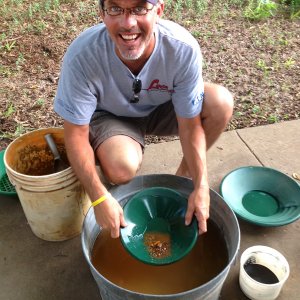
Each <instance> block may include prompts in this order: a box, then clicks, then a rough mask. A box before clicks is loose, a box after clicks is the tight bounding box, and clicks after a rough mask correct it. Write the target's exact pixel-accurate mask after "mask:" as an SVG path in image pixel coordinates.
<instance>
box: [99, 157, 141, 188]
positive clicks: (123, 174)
mask: <svg viewBox="0 0 300 300" xmlns="http://www.w3.org/2000/svg"><path fill="white" fill-rule="evenodd" d="M139 168H140V162H139V160H138V159H134V158H133V157H131V158H130V159H127V160H122V161H119V162H114V163H112V164H110V166H109V167H104V168H103V171H104V174H105V177H106V178H107V179H108V180H109V182H111V183H114V184H125V183H127V182H129V181H130V180H131V179H132V178H133V177H134V176H135V175H136V173H137V171H138V170H139Z"/></svg>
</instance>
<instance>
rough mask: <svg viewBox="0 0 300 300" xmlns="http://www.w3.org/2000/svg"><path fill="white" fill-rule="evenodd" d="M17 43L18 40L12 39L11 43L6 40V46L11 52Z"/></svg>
mask: <svg viewBox="0 0 300 300" xmlns="http://www.w3.org/2000/svg"><path fill="white" fill-rule="evenodd" d="M15 44H16V41H12V42H11V43H10V42H6V43H5V46H4V47H5V49H6V50H7V51H8V52H10V51H11V50H12V49H13V48H14V47H15Z"/></svg>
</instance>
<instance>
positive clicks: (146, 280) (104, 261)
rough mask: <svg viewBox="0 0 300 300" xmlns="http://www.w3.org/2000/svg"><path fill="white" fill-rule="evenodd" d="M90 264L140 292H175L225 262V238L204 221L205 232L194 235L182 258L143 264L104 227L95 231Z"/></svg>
mask: <svg viewBox="0 0 300 300" xmlns="http://www.w3.org/2000/svg"><path fill="white" fill-rule="evenodd" d="M92 264H93V265H94V267H95V268H96V269H97V270H98V272H99V273H100V274H102V275H103V276H104V277H105V278H106V279H108V280H109V281H111V282H113V283H114V284H116V285H118V286H120V287H123V288H125V289H128V290H131V291H135V292H139V293H144V294H160V295H168V294H176V293H180V292H184V291H188V290H191V289H193V288H196V287H199V286H200V285H203V284H205V283H206V282H208V281H209V280H211V279H213V278H214V277H215V276H216V275H218V274H219V273H220V272H221V271H222V270H223V269H224V268H225V267H226V265H227V264H228V251H227V247H226V243H225V240H224V238H223V236H222V235H221V233H220V230H219V229H218V227H217V225H215V223H214V222H213V221H209V222H208V231H207V233H205V234H203V235H201V236H199V237H198V240H197V243H196V245H195V247H194V248H193V249H192V251H191V252H190V253H189V254H188V255H187V256H185V257H184V258H183V259H182V260H180V261H178V262H176V263H173V264H170V265H165V266H153V265H147V264H144V263H142V262H140V261H138V260H137V259H135V258H133V257H132V256H131V255H130V254H129V253H128V252H127V251H126V250H125V248H124V247H123V245H122V243H121V241H120V239H112V238H111V237H110V234H109V232H108V231H106V230H102V231H101V232H100V234H99V235H98V237H97V239H96V241H95V244H94V247H93V251H92Z"/></svg>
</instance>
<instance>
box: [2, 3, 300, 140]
mask: <svg viewBox="0 0 300 300" xmlns="http://www.w3.org/2000/svg"><path fill="white" fill-rule="evenodd" d="M274 1H275V0H274ZM288 1H289V4H288V5H283V4H282V3H283V0H282V1H281V0H276V3H277V4H278V5H277V6H276V7H277V9H272V13H271V14H269V15H268V16H267V15H266V14H267V13H269V12H270V11H268V9H266V7H264V10H263V9H262V6H259V2H258V1H256V0H255V1H254V0H247V1H246V0H228V1H225V2H224V1H221V0H216V1H213V3H212V1H208V0H201V1H200V0H177V1H173V0H165V4H166V10H165V17H166V18H168V19H172V20H174V21H176V22H178V23H180V24H182V25H183V26H185V27H187V28H188V29H189V30H190V32H191V33H192V34H193V36H194V37H195V38H196V39H198V40H199V42H200V43H201V44H204V48H207V49H210V48H209V47H210V45H211V43H214V42H215V40H218V41H219V42H218V46H215V49H216V48H218V51H216V52H215V53H214V56H215V57H216V59H223V57H226V51H227V50H228V49H227V48H226V47H228V44H227V45H224V44H223V41H224V40H225V39H227V38H228V36H229V34H230V32H228V31H226V30H228V29H227V28H228V27H226V25H228V24H227V22H228V20H230V19H231V20H232V19H233V18H234V19H236V20H243V23H240V24H244V25H242V26H244V27H245V28H249V29H248V31H247V32H248V37H249V38H250V39H251V46H252V45H253V47H255V48H256V50H257V52H256V55H255V56H253V57H250V58H248V59H249V60H251V67H250V69H251V68H253V69H258V70H259V71H260V73H261V75H262V78H261V79H260V80H261V82H263V83H264V84H265V85H266V87H267V88H266V89H267V90H268V92H266V95H265V96H264V97H269V98H270V97H274V95H275V96H276V94H278V88H277V90H275V89H274V87H273V80H271V78H270V77H271V75H273V76H274V73H276V72H281V71H282V70H283V69H285V70H286V71H293V70H294V69H295V68H298V66H299V60H298V59H297V54H296V53H295V54H291V52H288V51H287V54H286V55H282V54H283V53H285V51H286V50H288V49H289V47H290V46H291V43H292V39H293V38H294V35H295V34H294V33H293V32H288V30H287V31H284V30H283V31H282V32H280V35H278V32H276V33H274V32H273V29H272V27H271V26H269V23H268V18H273V15H275V14H277V15H278V14H282V15H283V16H284V17H288V18H293V20H295V19H297V18H299V17H300V16H298V15H299V7H300V5H299V2H300V0H288ZM297 1H298V2H297ZM250 5H251V9H252V11H255V10H256V14H255V17H254V18H253V17H251V16H250V11H249V7H250ZM287 8H289V10H288V13H287V14H286V11H287ZM97 11H98V0H79V1H74V0H0V22H1V31H0V79H1V81H2V83H1V87H0V97H1V101H0V118H1V119H5V120H10V121H12V122H16V126H15V127H13V129H11V130H10V133H9V134H8V133H3V132H2V133H1V130H0V137H4V136H10V137H13V136H18V135H19V134H20V133H22V132H24V131H26V130H28V128H32V127H33V125H32V124H33V123H34V119H36V118H39V117H40V116H39V114H40V115H42V116H43V117H44V119H45V118H47V117H46V116H47V115H48V111H49V103H50V102H52V101H53V97H54V94H53V93H52V94H51V93H48V94H47V93H46V92H45V89H47V88H48V89H49V87H48V85H49V83H48V82H47V80H46V79H45V78H44V77H45V76H46V75H44V74H47V73H53V74H55V73H56V69H55V68H56V67H55V68H54V67H52V69H51V66H52V65H53V64H58V62H60V61H61V58H62V53H63V52H64V50H65V49H63V51H62V50H61V49H59V50H57V49H58V48H59V47H65V44H66V42H65V41H66V40H67V41H68V42H70V41H71V40H72V39H73V38H74V37H75V36H77V35H78V34H79V33H80V32H81V31H83V30H84V29H85V28H87V27H89V26H91V25H93V24H96V23H98V22H99V18H98V17H97ZM257 12H260V14H257ZM247 13H248V15H247ZM208 14H209V17H210V19H211V20H212V21H213V22H212V23H210V24H208V25H206V24H205V23H204V22H203V21H202V20H203V19H204V16H207V15H208ZM202 22H203V23H204V24H202ZM287 22H290V20H287ZM296 22H298V20H296ZM251 28H253V30H251ZM232 29H233V30H240V28H232ZM241 29H243V30H244V28H241ZM31 39H35V41H39V44H40V45H39V44H37V43H35V44H33V48H32V49H31V48H26V47H25V46H24V42H26V41H28V40H29V41H31ZM62 41H63V42H64V43H62ZM57 42H61V44H59V43H57ZM27 44H30V43H27ZM41 45H42V46H41ZM37 46H40V48H42V49H43V50H42V53H39V52H38V50H39V49H37V48H36V47H37ZM51 47H53V48H51ZM55 47H57V49H56V48H55ZM273 49H276V50H275V51H274V50H273ZM237 52H238V51H237ZM223 54H224V56H222V55H223ZM38 55H42V56H43V59H37V60H35V59H36V57H37V56H38ZM209 59H210V57H209V55H205V56H204V65H203V69H204V70H205V73H206V74H209V79H210V80H211V81H214V82H215V81H217V80H218V79H219V77H220V74H219V73H220V71H219V70H217V69H216V68H215V65H213V64H212V62H211V61H210V60H209ZM227 63H228V61H227V60H226V59H224V62H223V64H224V66H225V65H226V64H227ZM51 64H52V65H51ZM53 70H54V71H53ZM250 71H251V70H250ZM222 72H223V73H224V78H226V82H225V83H226V84H227V85H228V86H229V87H230V86H232V87H234V88H235V87H236V83H235V82H234V80H235V78H234V77H236V73H238V72H240V70H239V69H231V68H227V69H226V68H224V70H222ZM39 74H43V76H44V77H42V78H41V76H42V75H40V76H39ZM240 76H246V75H245V73H243V72H242V71H241V73H240ZM247 76H248V75H247ZM250 79H251V75H249V80H250ZM26 80H27V81H28V82H25V81H26ZM31 81H32V82H31ZM52 89H53V90H54V89H55V86H53V87H52ZM291 89H293V86H291V85H289V84H288V83H286V82H283V83H282V84H281V91H282V92H288V91H289V90H291ZM254 97H255V95H254V94H252V93H251V91H242V92H241V93H240V95H239V102H240V104H241V105H240V106H239V105H237V108H236V111H235V116H236V117H237V118H242V117H244V116H247V114H249V115H251V116H252V117H257V118H263V117H265V118H266V120H267V122H270V123H272V122H277V121H278V120H279V119H280V117H279V113H276V112H275V111H274V112H272V111H271V112H270V110H268V109H267V108H266V107H265V106H264V105H261V104H260V103H255V104H253V102H251V101H252V99H253V98H254ZM2 99H4V101H3V100H2ZM20 102H24V103H26V105H24V106H25V107H26V108H27V109H31V110H30V113H29V112H28V111H26V110H25V109H24V111H20V109H21V108H20V105H19V104H20ZM239 107H240V111H239ZM22 109H23V108H22ZM246 110H248V111H246ZM295 114H297V112H295ZM22 115H23V116H24V117H23V118H22V117H21V116H22ZM297 116H298V115H296V117H297ZM26 118H28V119H29V120H26ZM30 118H32V120H30ZM49 118H50V117H49ZM283 118H286V116H284V117H283ZM24 119H25V120H24Z"/></svg>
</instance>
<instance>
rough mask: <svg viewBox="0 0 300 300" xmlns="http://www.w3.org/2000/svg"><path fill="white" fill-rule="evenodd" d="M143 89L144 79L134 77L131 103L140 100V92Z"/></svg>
mask: <svg viewBox="0 0 300 300" xmlns="http://www.w3.org/2000/svg"><path fill="white" fill-rule="evenodd" d="M141 90H142V81H141V80H140V79H134V80H133V83H132V91H133V96H132V98H131V100H130V103H138V102H139V101H140V96H139V94H140V92H141Z"/></svg>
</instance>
